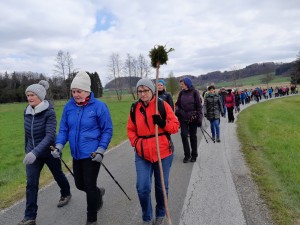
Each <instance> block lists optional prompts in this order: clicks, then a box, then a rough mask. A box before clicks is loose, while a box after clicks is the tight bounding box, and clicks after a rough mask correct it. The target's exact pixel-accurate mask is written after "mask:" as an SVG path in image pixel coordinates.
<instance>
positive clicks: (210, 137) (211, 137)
mask: <svg viewBox="0 0 300 225" xmlns="http://www.w3.org/2000/svg"><path fill="white" fill-rule="evenodd" d="M201 130H202V132H203V131H204V132H205V133H206V134H207V135H208V137H210V139H211V140H212V141H213V142H214V143H216V141H215V140H214V139H213V138H212V136H210V134H209V133H207V131H206V130H204V129H203V128H202V127H201Z"/></svg>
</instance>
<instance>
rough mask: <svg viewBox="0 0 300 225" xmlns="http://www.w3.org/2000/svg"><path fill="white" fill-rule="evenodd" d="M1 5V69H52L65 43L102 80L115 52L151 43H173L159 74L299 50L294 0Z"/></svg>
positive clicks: (16, 1)
mask: <svg viewBox="0 0 300 225" xmlns="http://www.w3.org/2000/svg"><path fill="white" fill-rule="evenodd" d="M0 8H1V14H0V30H1V35H0V52H1V56H0V71H28V70H30V71H33V72H43V73H46V74H51V73H52V70H53V69H54V68H53V65H54V63H55V62H54V58H55V56H56V54H57V52H58V51H59V50H63V51H65V52H70V54H71V55H72V56H73V58H74V64H75V67H76V68H80V69H83V70H87V71H91V72H94V71H97V72H98V73H99V74H100V75H101V80H102V82H103V83H106V82H107V73H108V69H107V65H108V61H109V57H110V55H111V54H112V53H119V55H120V56H121V58H123V59H125V56H126V54H127V53H129V54H131V55H132V56H137V55H139V54H143V55H144V56H145V57H146V58H147V59H149V58H148V53H149V51H150V49H151V48H153V46H154V45H156V44H161V45H165V44H166V45H167V47H173V48H175V51H174V52H171V53H170V55H169V61H168V64H167V65H164V66H162V67H161V75H162V76H167V75H168V73H170V72H171V71H173V72H174V74H175V75H177V76H178V75H183V74H193V75H200V74H203V73H207V72H211V71H215V70H221V71H222V70H230V69H232V68H233V67H235V66H236V65H241V66H245V65H248V64H251V63H256V62H264V61H276V62H281V61H283V62H288V61H291V60H294V59H295V58H296V55H297V54H298V52H299V51H300V43H299V39H300V30H299V27H300V20H299V19H298V18H299V14H300V2H299V1H297V0H289V1H281V0H273V1H271V0H265V1H261V0H248V1H240V2H238V1H234V0H227V1H221V0H199V1H194V0H186V1H184V2H182V1H178V0H165V1H158V0H152V1H139V0H132V1H118V0H109V1H107V0H105V1H103V0H102V1H100V0H89V1H88V0H74V1H73V0H65V1H58V0H53V1H38V0H28V1H21V0H12V1H1V2H0ZM99 13H100V14H99ZM97 16H98V17H97ZM101 26H102V27H101ZM149 61H150V59H149Z"/></svg>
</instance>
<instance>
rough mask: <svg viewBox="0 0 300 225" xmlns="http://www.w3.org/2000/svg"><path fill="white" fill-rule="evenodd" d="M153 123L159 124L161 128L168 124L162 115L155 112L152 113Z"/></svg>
mask: <svg viewBox="0 0 300 225" xmlns="http://www.w3.org/2000/svg"><path fill="white" fill-rule="evenodd" d="M152 118H153V123H154V124H157V125H158V126H159V127H160V128H164V127H165V126H166V121H165V120H163V119H162V118H161V117H160V115H158V114H154V115H152Z"/></svg>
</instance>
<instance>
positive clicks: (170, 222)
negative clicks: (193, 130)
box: [155, 61, 172, 225]
mask: <svg viewBox="0 0 300 225" xmlns="http://www.w3.org/2000/svg"><path fill="white" fill-rule="evenodd" d="M159 67H160V62H159V61H158V62H156V79H155V87H156V88H155V90H156V91H155V114H158V89H157V86H158V77H159ZM155 141H156V152H157V157H158V167H159V175H160V182H161V187H162V192H163V197H164V203H165V210H166V217H167V219H168V223H169V225H172V221H171V216H170V211H169V206H168V198H167V193H166V188H165V180H164V172H163V169H162V163H161V157H160V149H159V141H158V125H157V124H155Z"/></svg>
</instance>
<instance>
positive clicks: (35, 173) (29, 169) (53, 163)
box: [24, 156, 70, 220]
mask: <svg viewBox="0 0 300 225" xmlns="http://www.w3.org/2000/svg"><path fill="white" fill-rule="evenodd" d="M44 164H46V165H47V166H48V168H49V170H50V171H51V173H52V175H53V177H54V179H55V181H56V182H57V184H58V186H59V187H60V193H61V196H63V197H66V196H68V195H70V185H69V182H68V180H67V178H66V176H65V174H64V173H63V171H62V169H61V162H60V160H59V159H55V158H53V157H52V156H50V157H47V158H38V159H36V160H35V162H34V163H33V164H29V165H26V179H27V183H26V209H25V216H24V219H33V220H34V219H35V218H36V215H37V210H38V205H37V198H38V190H39V179H40V174H41V170H42V169H43V166H44Z"/></svg>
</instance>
